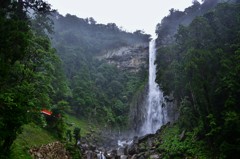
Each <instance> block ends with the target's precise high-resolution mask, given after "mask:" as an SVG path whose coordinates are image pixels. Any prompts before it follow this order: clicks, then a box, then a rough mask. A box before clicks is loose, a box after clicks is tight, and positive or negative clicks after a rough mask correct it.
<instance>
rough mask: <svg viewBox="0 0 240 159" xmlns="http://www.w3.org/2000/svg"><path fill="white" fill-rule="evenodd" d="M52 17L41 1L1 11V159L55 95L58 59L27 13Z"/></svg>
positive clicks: (8, 5)
mask: <svg viewBox="0 0 240 159" xmlns="http://www.w3.org/2000/svg"><path fill="white" fill-rule="evenodd" d="M1 3H2V2H1ZM29 9H32V10H34V11H35V12H39V13H40V12H41V13H44V14H45V13H49V12H50V8H49V5H48V4H47V3H45V2H43V1H42V0H36V1H22V0H19V1H6V2H4V3H3V5H1V8H0V13H1V14H0V24H1V25H0V30H1V33H2V34H1V35H0V48H1V51H0V63H1V68H0V73H1V76H0V80H1V82H0V116H1V117H0V156H1V157H6V156H7V155H9V151H10V147H11V145H12V143H13V141H14V140H15V138H16V136H17V134H18V133H20V132H21V126H22V125H23V124H25V123H28V122H30V121H32V120H33V119H34V118H35V117H36V115H37V114H39V115H40V113H39V112H40V109H41V107H42V106H48V105H49V104H50V102H51V99H50V98H49V97H48V95H49V94H50V93H52V89H51V88H52V87H51V82H52V79H53V76H51V73H52V72H54V68H53V66H52V64H51V62H54V61H55V60H56V59H57V58H56V56H55V54H54V50H53V49H52V48H51V46H50V41H49V40H48V39H47V38H46V37H42V36H37V35H36V34H35V33H36V32H34V31H33V30H32V29H31V28H30V25H29V23H30V19H29V17H28V13H27V11H28V10H29Z"/></svg>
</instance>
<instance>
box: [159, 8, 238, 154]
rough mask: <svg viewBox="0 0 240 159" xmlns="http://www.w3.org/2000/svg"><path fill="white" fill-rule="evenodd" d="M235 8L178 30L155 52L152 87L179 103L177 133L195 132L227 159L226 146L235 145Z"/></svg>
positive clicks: (209, 15)
mask: <svg viewBox="0 0 240 159" xmlns="http://www.w3.org/2000/svg"><path fill="white" fill-rule="evenodd" d="M239 7H240V6H239V4H235V5H233V4H227V3H225V4H219V5H218V6H217V7H216V8H215V9H214V10H212V11H211V12H208V13H207V14H205V15H203V16H202V17H197V18H195V19H194V20H193V21H192V22H191V23H190V25H189V26H187V27H186V26H180V27H179V29H178V32H177V34H176V35H175V38H176V40H175V42H172V43H171V44H168V45H164V46H158V48H159V49H158V55H157V65H158V66H157V68H158V72H157V81H158V82H159V84H160V86H161V88H162V89H163V91H164V92H165V93H167V94H170V93H171V91H173V94H174V97H175V100H176V101H177V102H178V103H180V105H179V110H180V117H179V124H180V126H181V128H183V129H187V130H191V131H193V130H198V135H199V136H200V137H201V138H203V139H205V141H206V142H208V143H209V144H213V145H214V147H215V149H214V151H216V152H218V154H219V155H222V156H225V155H224V153H225V154H226V156H225V157H229V158H231V157H232V155H231V154H232V153H233V152H234V151H239V150H237V149H232V148H229V149H228V148H226V145H228V146H229V147H234V145H235V146H236V147H238V146H239V145H240V144H239V142H237V141H239V140H240V136H239V131H240V128H239V126H237V124H239V118H238V116H239V115H240V114H239V113H240V112H239V106H238V105H239V103H240V98H239V96H240V84H239V81H240V76H239V74H240V69H239V68H240V64H239V60H240V58H239V47H238V46H239V42H240V41H239V31H240V30H239V26H240V21H239V17H240V16H239V15H240V12H239V10H240V8H239ZM160 38H164V37H160ZM166 38H167V39H168V38H169V37H166ZM162 41H163V40H162ZM169 81H171V82H169ZM172 81H174V82H172ZM233 125H234V126H233ZM237 134H238V135H237ZM237 145H238V146H237ZM221 147H224V148H225V149H226V150H223V149H222V148H221ZM220 148H221V151H224V153H222V154H220Z"/></svg>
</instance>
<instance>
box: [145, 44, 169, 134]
mask: <svg viewBox="0 0 240 159" xmlns="http://www.w3.org/2000/svg"><path fill="white" fill-rule="evenodd" d="M155 59H156V48H155V40H151V41H150V43H149V83H148V85H149V90H148V97H147V105H146V113H145V121H144V123H143V125H142V127H141V134H142V135H145V134H150V133H155V132H156V131H157V130H158V129H159V128H160V127H161V126H162V125H163V124H165V123H166V122H167V121H168V119H167V111H166V108H164V106H163V105H164V104H165V101H164V97H163V92H162V91H161V90H160V89H159V87H158V84H157V83H156V82H155V80H156V65H155V63H154V62H155Z"/></svg>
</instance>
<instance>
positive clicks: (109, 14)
mask: <svg viewBox="0 0 240 159" xmlns="http://www.w3.org/2000/svg"><path fill="white" fill-rule="evenodd" d="M48 2H49V3H50V4H51V5H52V8H53V9H57V10H58V12H59V13H60V14H62V15H66V14H67V13H70V14H72V15H76V16H78V17H80V18H87V17H93V18H94V19H95V20H96V21H97V23H103V24H107V23H116V25H117V26H119V27H122V28H123V29H124V30H126V31H131V32H133V31H135V30H143V31H144V32H146V33H148V34H151V35H155V28H156V25H157V23H160V22H161V19H162V18H163V17H164V16H167V15H168V14H169V10H170V9H171V8H174V9H179V10H184V9H185V8H186V7H188V6H190V5H191V4H192V0H71V1H65V0H48Z"/></svg>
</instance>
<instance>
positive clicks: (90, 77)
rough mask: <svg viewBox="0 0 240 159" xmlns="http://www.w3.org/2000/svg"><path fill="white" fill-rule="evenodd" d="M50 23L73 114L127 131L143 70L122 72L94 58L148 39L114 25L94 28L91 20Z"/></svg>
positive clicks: (56, 19)
mask: <svg viewBox="0 0 240 159" xmlns="http://www.w3.org/2000/svg"><path fill="white" fill-rule="evenodd" d="M53 20H54V23H55V25H54V27H55V30H54V32H55V34H54V35H53V39H52V42H53V45H54V46H55V48H56V49H57V53H58V55H59V57H60V58H61V59H62V61H63V64H64V70H65V73H66V76H67V79H68V82H69V86H70V91H71V97H70V98H68V102H69V103H70V105H71V110H72V112H73V113H75V115H76V116H78V117H81V118H85V119H88V120H89V121H91V122H98V123H99V124H101V125H102V126H106V127H108V126H111V127H116V126H117V127H125V128H126V126H127V123H128V114H129V113H128V112H129V106H130V103H131V101H132V98H133V95H134V93H135V92H136V91H137V90H138V89H139V87H140V86H141V85H142V83H144V81H145V80H144V79H145V78H146V70H143V71H142V72H139V73H131V72H128V71H122V70H120V69H119V68H117V67H116V66H114V65H110V64H108V63H107V62H106V61H104V60H102V61H100V60H98V59H97V58H96V57H97V56H100V55H102V54H103V53H106V52H107V51H106V50H111V49H113V48H118V47H122V46H132V45H135V44H141V43H147V42H148V40H149V35H145V34H143V33H142V32H141V31H136V32H134V33H128V32H125V31H123V30H121V29H119V28H118V27H117V26H116V25H115V24H114V23H111V24H107V25H103V24H97V23H96V22H95V21H94V19H93V18H88V19H81V18H78V17H76V16H73V15H69V14H67V15H66V16H65V17H64V16H61V15H59V14H55V16H54V17H53Z"/></svg>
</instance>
